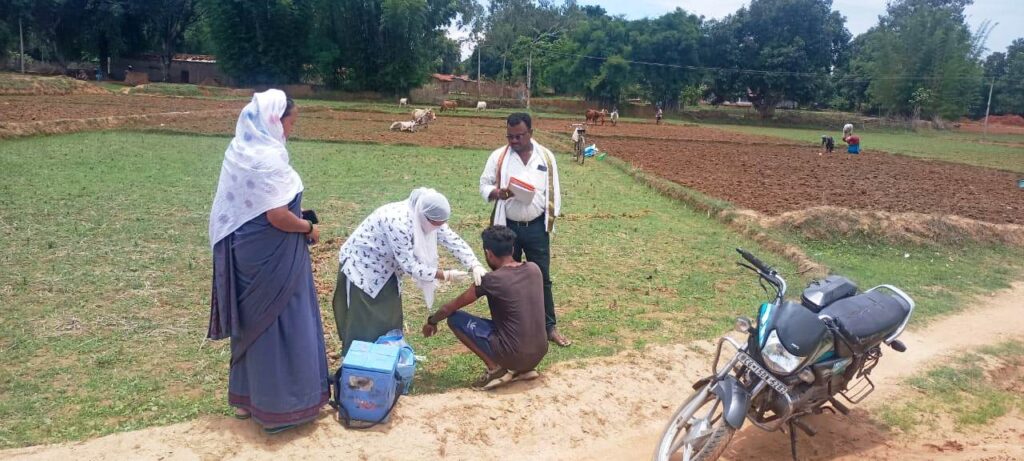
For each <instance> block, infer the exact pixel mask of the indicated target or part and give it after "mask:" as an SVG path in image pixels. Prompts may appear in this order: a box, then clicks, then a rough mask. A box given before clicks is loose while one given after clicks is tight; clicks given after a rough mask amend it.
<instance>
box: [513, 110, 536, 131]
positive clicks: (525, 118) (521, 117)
mask: <svg viewBox="0 0 1024 461" xmlns="http://www.w3.org/2000/svg"><path fill="white" fill-rule="evenodd" d="M520 123H525V124H526V129H527V130H532V129H533V120H532V119H530V114H527V113H526V112H516V113H513V114H511V115H509V116H508V126H516V125H518V124H520Z"/></svg>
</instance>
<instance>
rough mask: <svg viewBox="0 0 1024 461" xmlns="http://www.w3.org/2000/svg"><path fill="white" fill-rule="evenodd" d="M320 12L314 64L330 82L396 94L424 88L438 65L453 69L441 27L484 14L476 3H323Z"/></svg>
mask: <svg viewBox="0 0 1024 461" xmlns="http://www.w3.org/2000/svg"><path fill="white" fill-rule="evenodd" d="M319 8H320V11H319V13H320V14H319V15H318V16H319V17H320V18H321V20H320V21H319V22H318V24H317V26H316V31H315V37H316V38H315V40H316V46H315V48H316V49H318V50H319V52H318V53H317V55H316V56H315V59H314V61H315V62H316V67H317V68H318V69H319V71H320V74H321V76H322V77H323V78H324V80H325V82H326V83H328V84H329V85H331V86H334V87H345V88H349V89H354V90H375V91H388V92H394V93H404V92H406V91H408V90H409V89H411V88H415V87H416V86H419V85H420V84H421V83H423V81H424V80H425V79H426V78H427V74H428V72H429V71H431V70H435V69H437V68H438V67H439V66H441V67H444V66H449V67H454V66H453V65H452V64H453V61H456V62H457V59H454V57H453V56H454V49H453V48H452V44H451V43H450V41H449V40H447V38H445V37H444V34H443V31H442V29H443V28H444V27H447V26H448V25H449V24H451V23H453V22H454V23H456V25H457V26H460V27H463V26H467V25H471V23H472V22H473V21H475V20H476V15H477V14H479V11H480V7H479V5H478V4H477V3H476V2H475V1H472V0H366V1H354V0H346V1H334V0H322V1H321V2H320V3H319ZM439 57H440V62H439V61H438V58H439ZM446 62H447V64H446Z"/></svg>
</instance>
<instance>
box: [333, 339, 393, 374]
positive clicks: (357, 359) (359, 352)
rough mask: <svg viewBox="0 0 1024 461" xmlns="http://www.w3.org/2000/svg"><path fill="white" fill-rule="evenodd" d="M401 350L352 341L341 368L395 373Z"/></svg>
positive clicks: (389, 346) (388, 346)
mask: <svg viewBox="0 0 1024 461" xmlns="http://www.w3.org/2000/svg"><path fill="white" fill-rule="evenodd" d="M398 354H399V348H398V347H397V346H391V345H388V344H373V343H368V342H365V341H352V345H351V346H349V348H348V353H347V354H345V359H344V360H343V361H342V363H341V366H342V367H344V368H355V369H359V370H367V371H377V372H381V373H394V371H395V366H396V365H398Z"/></svg>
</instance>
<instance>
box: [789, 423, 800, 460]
mask: <svg viewBox="0 0 1024 461" xmlns="http://www.w3.org/2000/svg"><path fill="white" fill-rule="evenodd" d="M789 450H790V452H791V453H792V454H793V461H800V459H799V458H797V457H796V428H795V427H793V421H790V422H789Z"/></svg>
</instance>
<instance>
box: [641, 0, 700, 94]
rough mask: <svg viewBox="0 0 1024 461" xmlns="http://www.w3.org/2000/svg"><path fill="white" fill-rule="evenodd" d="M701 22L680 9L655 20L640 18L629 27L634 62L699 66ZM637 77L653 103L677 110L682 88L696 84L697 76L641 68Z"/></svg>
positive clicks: (681, 70) (674, 69) (662, 68)
mask: <svg viewBox="0 0 1024 461" xmlns="http://www.w3.org/2000/svg"><path fill="white" fill-rule="evenodd" d="M700 23H701V19H700V18H699V17H697V16H694V15H692V14H687V13H686V12H685V11H683V10H682V9H679V8H676V10H675V11H673V12H671V13H668V14H665V15H663V16H661V17H659V18H656V19H642V20H639V21H634V22H633V23H632V24H631V29H632V32H631V33H630V44H631V46H630V48H631V50H632V56H631V57H632V59H633V60H636V61H643V62H652V63H661V64H671V65H674V66H697V65H699V57H698V51H699V50H698V44H699V42H700V34H701V32H700V25H701V24H700ZM637 72H638V74H639V75H638V77H639V79H640V82H641V83H642V84H643V86H644V88H645V91H646V93H647V94H648V96H649V98H650V99H651V100H652V101H661V102H663V103H664V107H665V109H668V110H677V109H679V106H680V96H681V94H682V91H683V88H684V87H686V86H687V85H690V84H693V83H696V82H697V80H698V79H699V78H700V75H699V74H698V73H697V72H696V71H693V70H686V69H684V68H679V67H668V66H657V65H641V66H638V67H637Z"/></svg>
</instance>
